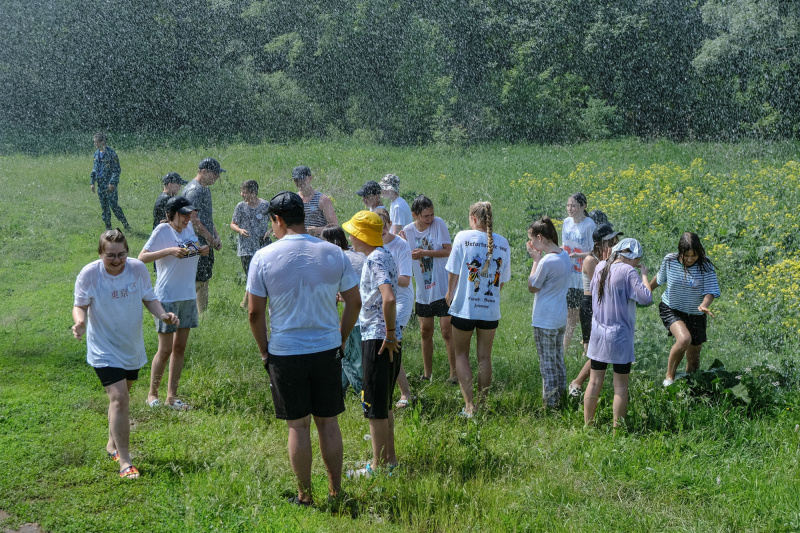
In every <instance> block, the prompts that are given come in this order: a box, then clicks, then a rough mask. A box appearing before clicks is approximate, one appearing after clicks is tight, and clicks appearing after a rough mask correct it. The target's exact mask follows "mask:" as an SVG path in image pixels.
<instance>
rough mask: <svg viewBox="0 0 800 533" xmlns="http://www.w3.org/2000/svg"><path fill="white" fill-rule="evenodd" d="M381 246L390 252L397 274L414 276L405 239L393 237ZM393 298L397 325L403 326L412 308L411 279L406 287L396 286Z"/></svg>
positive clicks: (412, 286)
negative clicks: (395, 299) (395, 301)
mask: <svg viewBox="0 0 800 533" xmlns="http://www.w3.org/2000/svg"><path fill="white" fill-rule="evenodd" d="M383 247H384V248H386V250H387V251H388V252H389V253H390V254H392V257H393V258H394V262H395V264H396V265H397V275H398V276H408V277H409V278H412V277H414V270H413V269H412V268H411V262H412V261H411V248H409V246H408V243H407V242H406V241H405V239H403V238H401V237H395V238H394V239H393V240H392V242H389V243H384V245H383ZM395 298H397V325H398V326H399V327H401V328H404V327H406V325H407V324H408V320H409V319H410V318H411V311H413V310H414V285H413V283H412V282H411V280H409V283H408V286H407V287H401V286H400V285H398V286H397V294H395Z"/></svg>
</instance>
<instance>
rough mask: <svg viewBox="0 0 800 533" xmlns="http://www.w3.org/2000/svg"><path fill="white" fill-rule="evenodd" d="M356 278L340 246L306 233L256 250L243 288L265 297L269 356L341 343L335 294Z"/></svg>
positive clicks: (314, 351)
mask: <svg viewBox="0 0 800 533" xmlns="http://www.w3.org/2000/svg"><path fill="white" fill-rule="evenodd" d="M358 281H359V278H358V276H356V273H355V272H354V271H353V267H352V265H351V264H350V260H349V259H347V257H346V256H345V255H344V252H343V251H342V249H341V248H339V247H338V246H336V245H335V244H331V243H329V242H325V241H323V240H321V239H317V238H316V237H312V236H310V235H307V234H303V235H286V236H284V237H283V238H282V239H280V240H278V241H277V242H273V243H272V244H270V245H269V246H267V247H266V248H262V249H261V250H259V251H257V252H256V254H255V255H254V256H253V261H252V263H250V273H249V275H248V276H247V292H249V293H250V294H254V295H256V296H262V297H266V298H269V325H270V337H269V353H270V355H299V354H308V353H317V352H324V351H325V350H331V349H333V348H336V347H337V346H340V345H341V344H342V335H341V333H340V332H339V312H338V309H337V307H336V293H337V292H343V291H346V290H348V289H352V288H353V287H355V286H356V285H358Z"/></svg>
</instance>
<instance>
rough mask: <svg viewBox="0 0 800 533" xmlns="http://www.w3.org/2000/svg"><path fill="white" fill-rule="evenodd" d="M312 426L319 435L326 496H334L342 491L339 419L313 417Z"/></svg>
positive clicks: (341, 452) (333, 417)
mask: <svg viewBox="0 0 800 533" xmlns="http://www.w3.org/2000/svg"><path fill="white" fill-rule="evenodd" d="M314 424H316V426H317V433H319V451H320V454H321V455H322V462H323V463H325V470H326V471H327V472H328V494H330V495H331V496H336V495H337V494H339V491H341V490H342V460H343V456H342V454H343V451H342V432H341V430H340V429H339V419H338V418H337V417H335V416H331V417H319V416H315V417H314Z"/></svg>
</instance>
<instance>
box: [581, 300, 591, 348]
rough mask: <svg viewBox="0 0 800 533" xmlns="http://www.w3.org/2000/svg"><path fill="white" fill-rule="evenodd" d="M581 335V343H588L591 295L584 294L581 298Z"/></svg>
mask: <svg viewBox="0 0 800 533" xmlns="http://www.w3.org/2000/svg"><path fill="white" fill-rule="evenodd" d="M580 316H581V335H582V336H583V344H589V338H590V337H591V335H592V295H591V294H584V295H583V296H582V298H581V315H580Z"/></svg>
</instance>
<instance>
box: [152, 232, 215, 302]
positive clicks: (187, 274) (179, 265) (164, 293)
mask: <svg viewBox="0 0 800 533" xmlns="http://www.w3.org/2000/svg"><path fill="white" fill-rule="evenodd" d="M175 246H178V247H181V248H188V249H189V250H190V252H189V253H190V254H192V253H193V254H194V255H190V256H189V257H181V258H178V257H175V256H174V255H168V256H166V257H162V258H161V259H156V294H157V295H158V299H159V300H160V301H161V302H162V303H163V302H182V301H185V300H194V299H195V298H197V293H196V291H195V287H194V278H195V276H196V275H197V263H198V262H199V261H200V255H198V253H196V252H197V249H198V248H199V247H200V246H201V245H200V243H199V241H198V239H197V235H195V233H194V228H193V227H192V223H191V222H189V224H188V225H187V226H186V228H184V230H183V231H182V232H180V233H178V232H177V231H175V230H174V229H172V226H170V225H169V224H167V223H164V224H159V225H158V226H156V229H154V230H153V233H151V234H150V238H149V239H147V242H146V243H145V245H144V248H143V249H144V250H147V251H148V252H158V251H159V250H163V249H165V248H173V247H175Z"/></svg>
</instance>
